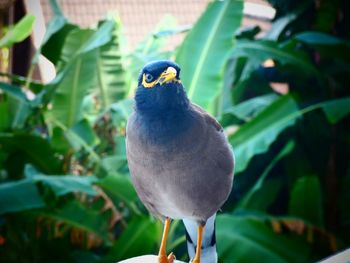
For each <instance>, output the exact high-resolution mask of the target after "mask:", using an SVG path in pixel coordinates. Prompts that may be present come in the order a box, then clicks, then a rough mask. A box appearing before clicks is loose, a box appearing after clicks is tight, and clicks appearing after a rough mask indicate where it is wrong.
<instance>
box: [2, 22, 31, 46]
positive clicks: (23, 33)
mask: <svg viewBox="0 0 350 263" xmlns="http://www.w3.org/2000/svg"><path fill="white" fill-rule="evenodd" d="M34 21H35V16H33V15H26V16H25V17H23V18H22V19H21V20H20V21H19V22H18V23H17V24H16V25H15V26H14V27H13V28H11V29H10V30H9V31H8V32H7V33H6V35H5V36H4V37H3V38H1V39H0V48H3V47H11V46H12V45H13V44H15V43H18V42H22V41H23V40H24V39H26V38H27V37H28V36H29V35H30V33H31V32H32V27H33V24H34Z"/></svg>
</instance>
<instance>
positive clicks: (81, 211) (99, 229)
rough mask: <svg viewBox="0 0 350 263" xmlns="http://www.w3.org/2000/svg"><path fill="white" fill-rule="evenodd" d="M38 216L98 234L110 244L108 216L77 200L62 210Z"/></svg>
mask: <svg viewBox="0 0 350 263" xmlns="http://www.w3.org/2000/svg"><path fill="white" fill-rule="evenodd" d="M37 215H38V216H41V217H44V218H50V219H52V220H55V221H59V222H61V223H64V224H66V225H67V226H69V227H73V228H78V229H81V230H84V231H87V232H89V233H93V234H96V235H97V236H98V237H100V238H101V239H103V240H104V241H105V242H107V244H108V243H110V237H109V236H108V228H109V216H108V214H107V213H101V211H99V210H97V209H96V210H95V209H93V208H88V207H86V206H85V205H83V204H81V203H80V202H78V201H76V200H74V201H71V202H68V203H66V204H65V205H64V206H63V207H61V208H56V209H51V210H43V211H40V212H37Z"/></svg>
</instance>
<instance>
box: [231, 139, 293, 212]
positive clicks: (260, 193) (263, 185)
mask: <svg viewBox="0 0 350 263" xmlns="http://www.w3.org/2000/svg"><path fill="white" fill-rule="evenodd" d="M294 146H295V143H294V141H290V142H289V143H287V144H286V145H285V146H284V147H283V148H282V150H281V151H280V152H279V153H278V154H277V156H276V157H275V158H274V159H273V160H272V161H271V162H270V164H269V165H268V166H267V167H266V169H265V170H264V172H263V173H262V174H261V175H260V177H259V179H258V180H257V181H256V183H255V184H254V185H253V187H252V188H251V189H250V190H249V191H248V192H247V193H246V194H245V196H244V197H243V198H242V199H241V201H240V202H239V203H238V205H237V206H236V208H238V209H246V210H261V211H266V210H267V209H268V207H269V205H271V203H272V202H273V201H274V200H276V196H277V194H278V191H279V190H280V189H279V187H278V186H280V182H279V181H276V180H275V181H272V180H271V181H268V180H266V177H267V176H268V175H269V173H270V171H271V170H272V168H273V167H275V165H276V164H277V163H278V162H279V161H280V160H281V159H283V158H284V157H285V156H286V155H288V154H289V153H290V152H291V151H292V150H293V149H294Z"/></svg>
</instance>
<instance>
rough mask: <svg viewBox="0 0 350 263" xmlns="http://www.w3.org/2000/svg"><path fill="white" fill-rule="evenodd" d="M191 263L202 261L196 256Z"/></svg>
mask: <svg viewBox="0 0 350 263" xmlns="http://www.w3.org/2000/svg"><path fill="white" fill-rule="evenodd" d="M191 263H200V260H199V259H196V258H195V259H193V260H192V261H191Z"/></svg>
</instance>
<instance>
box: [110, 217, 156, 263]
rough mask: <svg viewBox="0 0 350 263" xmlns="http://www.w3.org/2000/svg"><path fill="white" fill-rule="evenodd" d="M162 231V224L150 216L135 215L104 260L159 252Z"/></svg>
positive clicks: (113, 260)
mask: <svg viewBox="0 0 350 263" xmlns="http://www.w3.org/2000/svg"><path fill="white" fill-rule="evenodd" d="M161 232H162V225H161V224H160V223H159V222H158V223H157V222H156V221H155V220H152V219H151V218H150V217H149V216H136V217H133V218H132V219H131V221H130V222H129V224H128V226H127V227H126V229H125V230H124V231H123V233H122V234H121V235H120V236H119V238H118V240H117V241H116V242H115V243H114V244H113V247H112V249H111V251H110V254H109V255H108V257H107V258H108V260H104V262H115V261H116V260H117V261H118V260H122V259H126V258H130V257H135V256H140V255H145V254H146V255H147V254H155V253H157V249H158V242H159V240H160V238H161Z"/></svg>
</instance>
